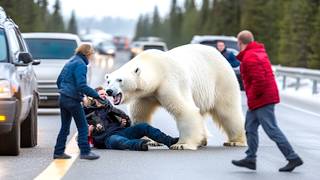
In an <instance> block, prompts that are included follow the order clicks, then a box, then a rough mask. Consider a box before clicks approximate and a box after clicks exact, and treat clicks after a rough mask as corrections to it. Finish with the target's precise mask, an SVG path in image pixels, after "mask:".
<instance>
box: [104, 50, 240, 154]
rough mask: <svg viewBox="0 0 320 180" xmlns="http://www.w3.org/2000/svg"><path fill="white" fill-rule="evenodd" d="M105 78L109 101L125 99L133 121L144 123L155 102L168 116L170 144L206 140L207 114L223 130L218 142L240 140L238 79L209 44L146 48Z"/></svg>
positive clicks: (189, 146)
mask: <svg viewBox="0 0 320 180" xmlns="http://www.w3.org/2000/svg"><path fill="white" fill-rule="evenodd" d="M105 79H106V81H107V84H108V85H107V92H108V94H112V96H113V98H114V104H115V105H118V104H122V103H127V104H129V112H130V116H131V118H132V120H133V122H135V123H140V122H147V123H150V122H151V120H152V114H153V113H154V112H155V110H156V109H157V107H159V106H162V107H163V108H165V109H166V110H167V111H168V112H169V113H170V114H171V115H173V116H174V119H175V121H176V124H177V128H178V130H179V142H178V143H177V144H175V145H172V146H171V147H170V148H171V149H191V150H195V149H197V148H198V147H199V146H201V145H206V143H207V134H208V133H207V128H206V127H205V122H204V116H205V115H207V114H209V115H211V117H212V119H213V120H214V122H215V123H217V124H218V125H219V127H222V129H223V130H224V132H225V133H226V134H227V136H228V141H227V142H226V143H225V144H224V145H229V146H243V145H245V133H244V122H243V119H244V118H243V114H242V107H241V94H240V88H239V84H238V82H237V78H236V76H235V73H234V72H233V69H232V68H231V66H230V65H229V64H228V62H227V61H226V59H225V58H224V57H223V56H222V55H221V54H220V53H219V52H218V51H217V50H216V49H215V48H213V47H209V46H205V45H199V44H189V45H184V46H180V47H176V48H174V49H172V50H170V51H167V52H163V51H160V50H146V51H144V52H142V53H140V54H139V55H138V56H136V57H135V58H133V59H132V60H131V61H129V62H128V63H126V64H124V65H123V66H122V67H120V68H119V69H117V70H116V71H114V72H112V73H111V74H106V76H105Z"/></svg>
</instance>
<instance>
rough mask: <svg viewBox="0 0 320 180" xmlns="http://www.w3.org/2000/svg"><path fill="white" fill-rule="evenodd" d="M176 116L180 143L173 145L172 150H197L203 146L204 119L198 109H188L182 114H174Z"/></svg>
mask: <svg viewBox="0 0 320 180" xmlns="http://www.w3.org/2000/svg"><path fill="white" fill-rule="evenodd" d="M174 116H175V119H176V123H177V127H178V130H179V141H178V143H177V144H174V145H172V146H171V147H170V149H174V150H183V149H191V150H196V149H197V148H198V147H199V146H201V144H202V141H203V139H204V130H203V128H204V127H203V123H202V120H201V118H202V117H201V115H200V114H199V112H198V110H197V108H186V109H185V110H183V111H182V112H180V113H177V114H174Z"/></svg>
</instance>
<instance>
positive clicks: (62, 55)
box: [25, 38, 77, 59]
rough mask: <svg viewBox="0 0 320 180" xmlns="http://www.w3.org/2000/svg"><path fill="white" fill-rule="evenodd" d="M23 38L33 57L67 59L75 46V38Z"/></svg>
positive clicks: (71, 54)
mask: <svg viewBox="0 0 320 180" xmlns="http://www.w3.org/2000/svg"><path fill="white" fill-rule="evenodd" d="M25 40H26V43H27V45H28V48H29V50H30V52H31V54H32V56H33V58H35V59H69V58H70V57H71V56H73V54H74V50H75V49H76V48H77V42H76V41H75V40H67V39H42V38H41V39H40V38H39V39H36V38H26V39H25Z"/></svg>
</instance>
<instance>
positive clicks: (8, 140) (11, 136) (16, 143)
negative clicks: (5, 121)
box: [0, 120, 20, 156]
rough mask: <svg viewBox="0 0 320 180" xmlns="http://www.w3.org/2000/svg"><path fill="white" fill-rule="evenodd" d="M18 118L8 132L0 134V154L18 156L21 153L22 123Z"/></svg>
mask: <svg viewBox="0 0 320 180" xmlns="http://www.w3.org/2000/svg"><path fill="white" fill-rule="evenodd" d="M17 121H18V120H16V121H15V122H14V124H13V126H12V129H11V131H10V132H8V133H4V134H1V135H0V142H5V143H3V144H1V145H0V155H7V156H17V155H19V153H20V123H19V121H18V122H17Z"/></svg>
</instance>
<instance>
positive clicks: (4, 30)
mask: <svg viewBox="0 0 320 180" xmlns="http://www.w3.org/2000/svg"><path fill="white" fill-rule="evenodd" d="M39 63H40V61H38V60H33V58H32V56H31V55H30V53H29V52H28V50H27V48H26V44H25V42H24V40H23V38H22V37H21V34H20V31H19V29H18V26H17V25H16V24H15V23H14V22H13V21H12V20H11V19H9V18H8V17H7V16H6V14H5V12H4V10H3V9H2V7H1V6H0V72H1V73H0V107H1V108H0V155H18V154H19V151H20V146H21V147H33V146H36V145H37V109H38V99H39V96H38V91H37V81H36V76H35V73H34V71H33V67H32V65H37V64H39Z"/></svg>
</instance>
